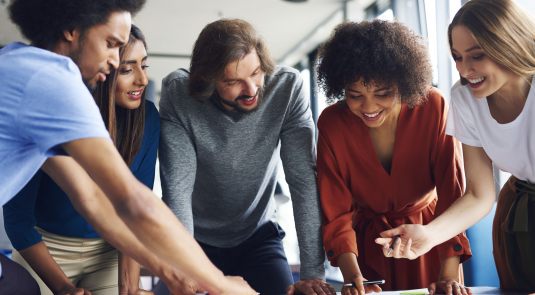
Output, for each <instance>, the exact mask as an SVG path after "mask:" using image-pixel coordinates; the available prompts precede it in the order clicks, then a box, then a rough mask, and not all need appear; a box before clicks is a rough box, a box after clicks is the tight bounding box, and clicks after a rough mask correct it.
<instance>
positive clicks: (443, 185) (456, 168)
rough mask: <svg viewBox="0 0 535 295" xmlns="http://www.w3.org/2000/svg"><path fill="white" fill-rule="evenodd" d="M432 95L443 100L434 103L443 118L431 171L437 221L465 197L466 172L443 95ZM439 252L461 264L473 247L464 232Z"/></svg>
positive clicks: (439, 249)
mask: <svg viewBox="0 0 535 295" xmlns="http://www.w3.org/2000/svg"><path fill="white" fill-rule="evenodd" d="M432 95H435V96H440V99H436V98H435V101H439V104H438V105H437V107H438V108H439V112H440V115H441V119H440V122H439V125H438V134H437V139H436V146H435V151H434V155H433V156H432V157H431V159H434V163H432V166H431V167H433V176H434V179H435V185H436V189H437V195H438V202H437V206H436V208H435V217H434V218H436V217H438V216H439V215H440V214H442V213H444V211H446V210H447V209H448V208H449V207H450V206H451V205H452V204H453V203H454V202H455V201H457V199H458V198H460V197H461V196H462V195H463V193H464V170H463V159H462V157H463V155H462V149H461V144H460V143H459V142H458V141H457V140H455V139H454V138H453V137H452V136H450V135H447V134H446V118H447V117H448V106H447V105H446V103H445V100H444V98H443V97H442V94H441V93H440V92H438V91H437V90H434V92H433V93H432ZM437 250H438V253H439V258H440V260H441V261H442V260H444V259H446V258H448V257H452V256H457V255H460V256H461V263H462V262H464V261H466V260H468V259H470V257H472V252H471V250H470V244H469V242H468V238H467V237H466V233H465V232H464V231H463V232H462V233H460V234H458V235H457V236H455V237H453V238H451V239H450V240H448V241H446V242H444V243H442V244H440V245H437Z"/></svg>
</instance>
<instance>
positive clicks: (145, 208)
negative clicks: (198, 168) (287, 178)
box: [0, 0, 256, 295]
mask: <svg viewBox="0 0 535 295" xmlns="http://www.w3.org/2000/svg"><path fill="white" fill-rule="evenodd" d="M144 3H145V0H78V1H71V0H50V1H42V0H12V1H11V4H10V6H9V13H10V17H11V19H12V21H13V22H14V23H15V24H16V25H18V27H19V28H20V30H21V31H22V33H23V35H24V36H25V37H26V38H27V39H29V40H30V41H31V42H32V46H28V45H25V44H22V43H18V42H14V43H11V44H8V45H7V46H6V47H4V48H3V49H2V50H0V77H2V78H1V79H0V88H1V89H2V92H1V94H0V117H1V118H2V120H0V205H3V204H5V203H6V202H7V201H8V200H9V199H11V198H12V197H13V196H14V195H15V194H16V193H17V192H18V191H19V190H20V189H21V188H22V187H24V185H25V184H26V183H27V182H28V181H29V180H30V179H31V177H32V176H33V175H34V174H35V173H36V172H37V170H38V169H39V168H40V167H41V166H42V169H43V170H44V171H45V172H46V173H47V174H49V175H50V176H51V177H52V179H54V181H55V182H56V183H57V184H58V185H59V186H60V187H61V188H62V189H63V190H64V191H65V192H66V193H67V194H68V195H69V197H70V199H71V201H72V202H73V205H74V206H75V208H76V209H77V211H78V212H80V214H81V215H82V216H84V218H85V219H86V220H87V221H88V222H89V223H90V224H91V226H92V227H93V228H94V229H95V230H96V231H97V232H98V233H99V234H100V235H101V236H102V237H103V238H104V239H105V240H107V241H108V242H109V243H110V244H112V245H113V246H114V247H116V248H117V249H118V250H120V251H121V252H123V253H124V254H126V255H128V256H130V257H132V258H134V259H136V260H137V261H139V262H140V263H142V264H143V265H145V266H147V267H149V268H152V269H153V271H155V272H156V273H161V274H164V275H166V276H164V278H166V277H169V278H170V279H169V281H174V280H172V278H174V277H176V276H177V271H176V270H175V269H174V268H173V267H176V268H177V269H179V270H181V271H183V273H185V274H186V275H188V276H189V277H191V278H192V279H193V280H195V281H197V282H198V283H199V284H201V286H202V287H203V288H205V289H206V290H207V291H209V292H210V294H229V295H230V294H233V295H234V294H243V295H253V294H256V292H254V291H253V290H252V289H251V288H250V287H249V286H248V285H247V283H245V282H244V281H243V280H242V279H240V278H227V277H225V276H224V275H223V274H222V272H221V271H219V270H218V269H217V268H216V267H215V266H214V265H213V264H212V263H211V262H210V260H209V259H208V258H207V257H206V255H205V254H204V253H203V251H202V249H201V248H200V247H199V246H198V244H197V243H196V242H195V240H194V239H193V238H192V237H191V235H190V234H189V233H188V232H187V230H186V229H185V228H184V226H182V224H181V223H180V222H179V221H178V220H177V219H176V217H175V216H174V215H173V213H172V212H171V211H170V210H169V209H168V208H167V207H166V206H165V205H164V204H163V203H162V202H161V201H160V200H158V199H157V198H156V197H155V196H154V194H153V193H152V191H151V190H150V189H149V188H147V187H146V186H144V185H143V184H142V183H140V182H139V181H138V180H137V179H136V178H135V177H134V175H132V173H131V172H130V169H129V168H128V167H127V166H126V164H125V162H124V161H123V159H122V157H121V156H120V154H119V153H118V151H117V149H116V148H115V146H114V145H113V143H112V141H111V140H110V137H109V134H108V131H107V130H106V128H105V126H104V123H103V121H102V118H101V116H100V113H99V109H98V107H97V106H96V104H95V102H94V100H93V98H92V96H91V94H90V92H89V91H88V88H89V89H92V88H93V87H94V86H95V85H96V83H98V82H99V81H101V82H102V81H105V79H106V75H107V74H108V73H109V71H110V70H111V69H112V68H117V67H118V66H119V47H121V46H124V45H125V44H126V43H127V41H128V37H129V33H130V28H131V15H132V14H135V13H136V12H138V11H139V10H140V9H141V8H142V7H143V5H144ZM84 84H85V85H84ZM86 86H87V87H86ZM60 155H69V156H71V157H72V158H71V157H65V156H63V157H61V156H60ZM47 159H48V160H47ZM45 161H46V162H45ZM89 177H91V179H92V180H94V182H92V181H91V182H89V183H90V185H85V186H81V185H80V183H82V182H78V181H77V180H79V179H81V178H85V179H87V178H89ZM85 183H88V182H85ZM34 246H35V245H34ZM45 249H46V247H45ZM25 250H27V249H25ZM20 254H21V255H22V256H23V257H24V258H25V259H26V257H28V259H30V260H31V259H32V258H33V257H30V256H32V255H30V253H27V254H28V255H26V257H25V254H23V251H20ZM162 261H166V262H167V263H163V262H162ZM0 263H1V265H2V274H1V277H0V290H1V291H2V293H3V294H14V293H15V294H39V289H38V288H37V289H36V283H35V281H33V280H32V279H30V278H28V276H27V274H26V276H25V277H24V278H23V277H21V275H20V273H22V270H21V269H20V267H18V266H17V265H14V263H12V262H10V261H9V260H8V259H6V258H5V257H4V256H2V255H0ZM36 266H37V267H39V266H40V264H36ZM60 271H61V270H60ZM36 272H37V271H36ZM43 273H44V274H45V275H46V274H47V272H46V271H45V272H43ZM43 280H44V281H46V279H43ZM47 284H48V286H49V287H50V289H51V290H52V291H53V292H54V293H55V294H75V293H76V294H84V293H86V292H87V291H85V292H84V290H81V289H77V288H76V286H73V285H72V284H70V285H69V282H68V280H67V281H65V282H57V281H51V282H49V283H47Z"/></svg>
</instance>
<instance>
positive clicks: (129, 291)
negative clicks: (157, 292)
mask: <svg viewBox="0 0 535 295" xmlns="http://www.w3.org/2000/svg"><path fill="white" fill-rule="evenodd" d="M119 295H154V293H152V292H150V291H145V290H143V289H139V286H137V285H136V286H130V287H128V288H127V287H119Z"/></svg>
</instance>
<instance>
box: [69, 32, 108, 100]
mask: <svg viewBox="0 0 535 295" xmlns="http://www.w3.org/2000/svg"><path fill="white" fill-rule="evenodd" d="M83 48H84V39H83V38H82V39H80V46H78V48H77V49H76V50H73V51H71V52H69V54H68V55H67V56H68V57H70V58H71V59H72V61H73V62H74V63H75V64H76V65H77V66H78V68H79V69H80V61H81V60H82V57H83V55H84V53H83ZM103 71H104V69H99V71H98V72H97V73H96V74H95V75H93V76H92V77H84V76H83V75H82V81H83V82H84V84H85V86H86V87H87V89H88V90H89V92H91V93H93V91H95V90H96V89H97V82H93V79H94V78H95V77H96V76H97V75H98V74H99V73H100V72H103ZM80 73H82V69H80ZM99 82H100V81H99Z"/></svg>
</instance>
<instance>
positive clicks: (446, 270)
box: [427, 256, 472, 295]
mask: <svg viewBox="0 0 535 295" xmlns="http://www.w3.org/2000/svg"><path fill="white" fill-rule="evenodd" d="M460 262H461V256H451V257H448V258H446V259H444V260H442V261H441V262H440V275H439V277H438V281H437V282H436V283H432V284H431V285H429V287H428V288H427V289H428V290H429V294H430V295H433V294H435V293H436V292H437V287H439V288H440V289H442V290H443V291H445V292H446V294H447V295H451V294H454V293H455V294H457V295H461V294H468V293H472V291H471V290H470V289H469V288H466V287H465V286H463V285H461V284H459V281H460V278H459V263H460Z"/></svg>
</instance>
